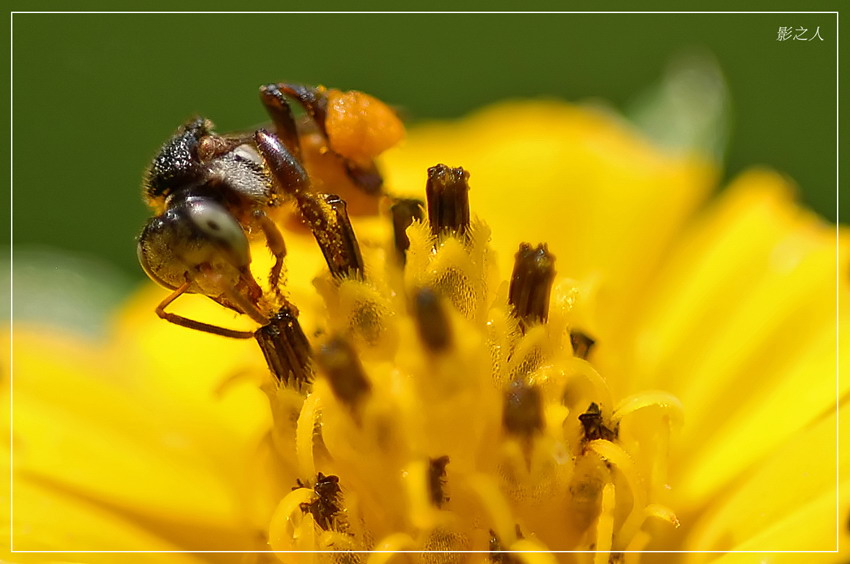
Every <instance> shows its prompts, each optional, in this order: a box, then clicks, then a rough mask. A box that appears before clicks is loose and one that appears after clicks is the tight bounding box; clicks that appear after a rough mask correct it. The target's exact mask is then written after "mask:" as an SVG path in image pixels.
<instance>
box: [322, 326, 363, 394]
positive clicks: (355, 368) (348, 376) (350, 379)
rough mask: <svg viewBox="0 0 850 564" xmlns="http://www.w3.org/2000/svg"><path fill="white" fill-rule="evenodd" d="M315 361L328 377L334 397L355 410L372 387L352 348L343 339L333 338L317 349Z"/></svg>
mask: <svg viewBox="0 0 850 564" xmlns="http://www.w3.org/2000/svg"><path fill="white" fill-rule="evenodd" d="M316 361H317V362H318V364H319V367H320V368H321V369H322V372H324V374H325V375H326V376H327V377H328V380H329V381H330V384H331V389H332V390H333V392H334V395H336V397H337V398H338V399H339V400H340V401H341V402H343V403H345V404H346V405H348V406H349V407H351V408H352V409H357V407H358V406H359V405H360V403H361V402H362V401H363V399H364V397H365V396H367V395H368V394H369V391H370V390H371V389H372V385H371V384H370V383H369V380H368V379H367V378H366V374H365V373H364V372H363V366H362V365H361V364H360V359H359V358H357V353H356V352H355V351H354V348H353V347H352V346H351V345H350V344H349V343H348V341H346V340H345V339H344V338H342V337H339V336H337V337H333V338H332V339H330V340H329V341H327V342H326V343H325V344H324V345H322V347H321V348H319V354H318V355H317V357H316Z"/></svg>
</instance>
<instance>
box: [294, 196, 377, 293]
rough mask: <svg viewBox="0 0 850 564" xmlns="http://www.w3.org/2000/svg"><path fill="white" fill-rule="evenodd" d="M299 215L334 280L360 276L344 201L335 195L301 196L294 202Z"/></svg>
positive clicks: (359, 261) (360, 263) (357, 247)
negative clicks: (317, 245) (296, 204)
mask: <svg viewBox="0 0 850 564" xmlns="http://www.w3.org/2000/svg"><path fill="white" fill-rule="evenodd" d="M298 207H299V209H300V211H301V214H302V215H303V216H304V218H305V219H306V220H307V223H308V224H309V225H310V229H311V230H312V231H313V236H314V237H315V238H316V242H317V243H318V244H319V248H320V249H321V250H322V254H323V255H324V256H325V262H327V264H328V268H329V269H330V271H331V274H332V275H333V276H334V277H335V278H341V277H343V276H358V277H362V276H363V258H362V257H361V256H360V245H358V244H357V237H356V236H355V235H354V229H353V228H352V227H351V221H350V220H349V219H348V211H347V209H346V204H345V200H343V199H342V198H340V197H339V196H337V195H336V194H317V195H315V196H314V195H306V194H305V195H303V196H302V197H301V198H299V199H298Z"/></svg>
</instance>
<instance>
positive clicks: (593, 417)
mask: <svg viewBox="0 0 850 564" xmlns="http://www.w3.org/2000/svg"><path fill="white" fill-rule="evenodd" d="M578 420H579V421H581V425H582V427H584V438H585V440H586V441H595V440H596V439H603V440H606V441H613V440H614V439H616V438H617V431H616V429H614V430H612V429H609V428H608V427H607V426H606V425H605V423H604V422H603V421H602V410H601V409H599V406H598V405H597V404H596V403H591V404H590V406H589V407H588V408H587V411H585V412H584V413H582V414H581V415H579V416H578Z"/></svg>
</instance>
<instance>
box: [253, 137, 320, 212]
mask: <svg viewBox="0 0 850 564" xmlns="http://www.w3.org/2000/svg"><path fill="white" fill-rule="evenodd" d="M254 143H256V145H257V150H258V151H260V156H262V157H263V161H265V163H266V166H268V167H269V170H271V173H272V175H273V176H274V178H275V180H277V183H278V184H279V185H280V187H281V188H282V189H283V191H284V192H285V193H286V194H287V195H289V196H294V197H295V198H296V200H297V199H298V198H302V197H303V196H304V195H305V194H307V193H309V191H310V177H308V176H307V171H306V170H304V167H303V166H302V165H301V162H300V161H299V160H298V159H297V158H295V156H294V155H293V154H292V151H290V150H289V149H288V148H287V147H286V146H285V145H284V144H283V143H281V141H280V139H278V138H277V137H276V136H275V135H272V134H271V133H269V132H268V131H265V130H263V129H259V130H257V131H256V132H255V133H254Z"/></svg>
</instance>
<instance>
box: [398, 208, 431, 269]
mask: <svg viewBox="0 0 850 564" xmlns="http://www.w3.org/2000/svg"><path fill="white" fill-rule="evenodd" d="M390 212H391V213H392V215H393V236H394V239H395V248H396V251H397V252H398V256H399V258H400V260H401V263H402V264H404V263H405V261H406V260H407V249H409V248H410V239H408V237H407V228H408V227H410V225H411V224H412V223H413V220H420V221H421V220H422V218H423V217H424V215H425V214H424V204H423V203H422V202H421V201H420V200H413V199H401V200H396V202H395V203H394V204H393V205H392V207H391V208H390Z"/></svg>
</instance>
